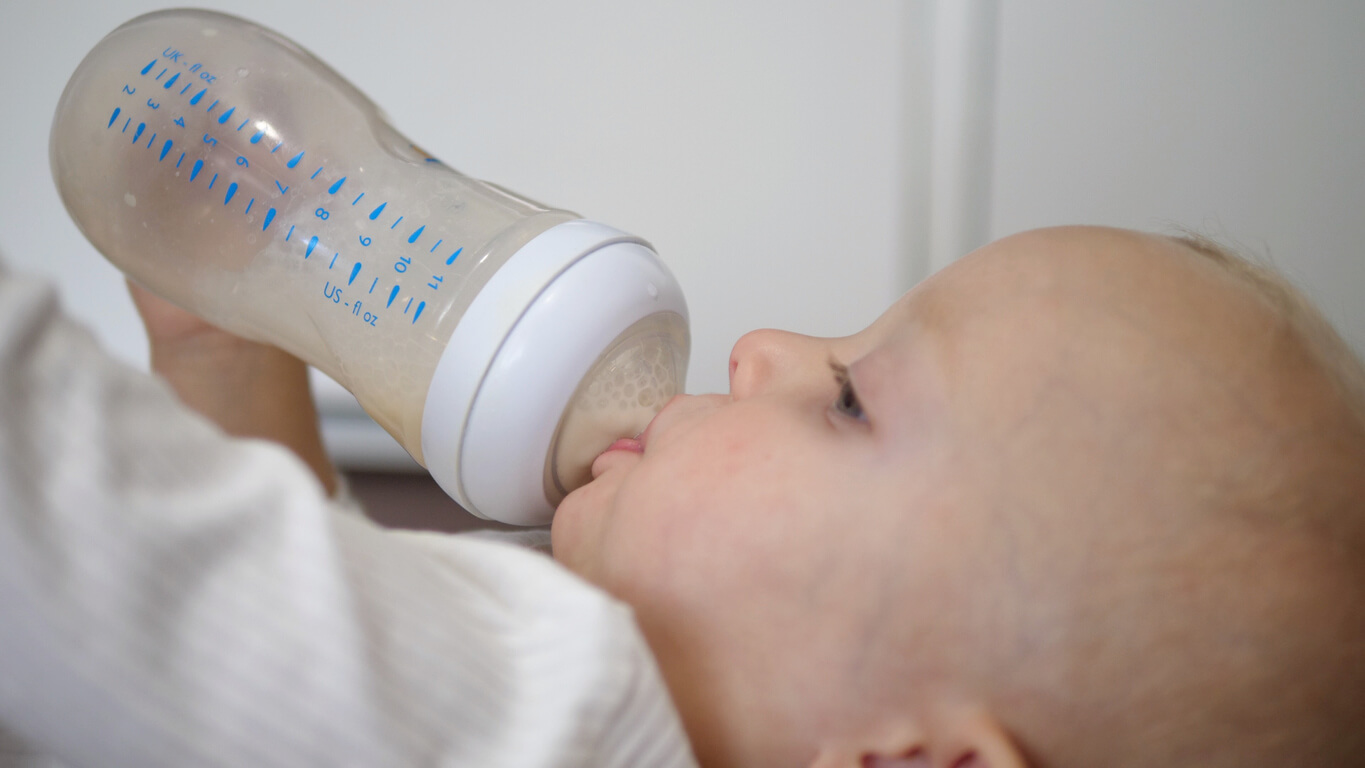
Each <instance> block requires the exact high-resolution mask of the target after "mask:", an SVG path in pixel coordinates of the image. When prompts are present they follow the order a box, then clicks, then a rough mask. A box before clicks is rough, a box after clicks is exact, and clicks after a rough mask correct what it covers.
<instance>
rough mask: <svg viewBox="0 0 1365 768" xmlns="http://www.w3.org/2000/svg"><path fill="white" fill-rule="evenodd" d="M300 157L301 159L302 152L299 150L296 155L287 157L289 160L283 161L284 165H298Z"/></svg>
mask: <svg viewBox="0 0 1365 768" xmlns="http://www.w3.org/2000/svg"><path fill="white" fill-rule="evenodd" d="M302 159H303V153H302V152H300V153H298V154H297V155H294V156H293V157H291V158H289V162H287V163H285V166H286V167H288V168H293V167H294V166H296V165H298V164H299V161H300V160H302Z"/></svg>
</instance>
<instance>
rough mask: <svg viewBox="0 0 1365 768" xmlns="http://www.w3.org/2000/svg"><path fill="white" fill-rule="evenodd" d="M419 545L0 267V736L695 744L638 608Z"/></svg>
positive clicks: (341, 759) (600, 761) (549, 574)
mask: <svg viewBox="0 0 1365 768" xmlns="http://www.w3.org/2000/svg"><path fill="white" fill-rule="evenodd" d="M427 544H428V545H427V546H419V545H418V543H416V542H415V541H413V540H412V539H411V538H410V537H404V536H397V535H394V534H391V533H389V532H386V531H384V530H382V529H380V528H378V527H376V526H374V525H373V524H371V523H370V522H369V521H367V520H365V519H363V518H361V517H359V516H357V515H352V514H344V513H341V512H340V511H339V510H338V508H336V507H335V506H333V503H332V502H331V501H329V500H328V499H327V498H326V497H325V496H324V494H323V491H322V488H321V486H320V485H319V484H318V483H317V482H316V480H315V479H314V478H313V477H312V475H311V473H310V472H309V471H308V470H307V468H306V467H305V466H304V465H303V464H302V463H301V462H299V461H298V460H297V459H296V458H294V457H293V455H292V454H290V453H288V452H287V451H285V450H284V449H283V448H280V447H277V446H274V445H271V444H268V443H265V442H261V441H247V440H233V439H228V438H226V437H224V436H223V435H222V434H221V433H220V432H218V431H217V430H216V429H215V428H214V427H213V426H212V425H211V424H209V423H207V422H206V421H204V420H202V419H200V418H198V417H197V416H195V415H194V414H192V413H190V412H188V411H187V410H185V409H184V408H182V407H181V406H180V405H179V404H178V403H177V402H176V401H175V399H174V397H173V396H172V395H171V393H170V392H169V390H168V389H167V388H166V387H165V386H164V385H162V384H161V383H159V382H157V381H156V380H154V379H152V378H151V377H149V376H147V375H145V374H141V373H139V372H136V371H133V370H131V369H127V368H125V367H123V366H121V365H119V364H117V363H115V362H114V361H112V360H110V359H109V358H107V357H106V356H105V355H103V354H102V353H101V352H100V351H99V349H98V348H97V347H96V346H95V344H94V343H93V341H92V339H91V338H90V337H89V335H88V334H87V333H85V332H84V331H83V330H82V329H80V328H78V327H77V326H75V325H74V324H73V323H72V322H70V321H69V320H68V319H66V318H65V317H63V316H62V314H61V312H60V310H59V308H58V304H57V301H56V298H55V295H54V293H53V292H52V290H51V289H49V288H47V287H45V286H42V285H41V284H39V283H36V282H34V281H28V280H24V279H20V278H16V277H13V276H10V275H6V274H5V273H4V271H3V269H2V268H0V732H5V731H8V732H10V733H11V734H12V735H13V736H14V737H17V738H20V739H22V740H23V743H24V744H26V745H27V746H29V747H31V748H36V749H39V750H41V751H42V752H43V753H45V754H49V755H51V756H52V757H55V758H56V759H58V760H59V761H61V763H63V764H66V765H69V766H160V765H165V766H199V765H223V766H241V765H252V766H276V765H278V766H308V765H319V766H323V765H325V766H329V767H330V766H348V765H354V766H389V765H395V766H396V765H470V766H516V768H527V767H528V766H541V765H545V766H551V765H553V766H654V765H659V766H671V765H691V764H692V762H693V761H692V757H691V755H690V752H689V750H688V748H687V745H686V741H685V739H684V737H683V734H682V729H681V726H680V725H679V722H678V717H677V714H676V712H675V711H674V709H673V707H672V704H671V703H670V702H669V700H668V697H667V694H666V692H665V690H664V688H663V685H662V683H661V680H660V675H659V673H658V670H657V668H656V666H655V664H654V661H653V659H652V658H651V657H650V655H649V653H648V651H647V650H646V647H645V645H644V643H643V641H642V639H641V637H640V635H639V632H638V630H637V629H636V627H635V625H634V622H633V620H632V617H631V615H630V613H629V610H628V609H627V608H626V607H624V606H622V605H620V604H618V603H616V602H614V601H612V600H610V599H609V598H607V597H606V596H605V595H603V594H602V593H600V592H598V591H597V590H595V589H593V588H591V587H589V586H587V585H586V584H584V583H582V582H580V581H578V580H577V579H574V578H573V577H571V576H570V575H569V574H568V573H567V572H565V571H563V570H562V569H561V568H560V567H559V566H558V565H557V564H556V563H554V562H553V561H551V560H550V559H548V558H546V557H544V556H543V555H540V554H537V553H534V552H526V551H521V550H518V549H516V548H514V547H511V546H507V545H503V544H497V543H493V542H488V541H479V540H474V539H468V540H465V539H448V540H444V541H440V542H436V543H435V544H434V546H435V549H433V543H432V542H427Z"/></svg>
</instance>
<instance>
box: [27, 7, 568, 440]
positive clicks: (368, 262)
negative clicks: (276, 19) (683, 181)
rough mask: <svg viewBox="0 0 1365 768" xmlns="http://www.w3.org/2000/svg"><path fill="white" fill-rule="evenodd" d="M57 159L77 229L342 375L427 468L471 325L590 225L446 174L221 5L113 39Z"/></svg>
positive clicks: (174, 290)
mask: <svg viewBox="0 0 1365 768" xmlns="http://www.w3.org/2000/svg"><path fill="white" fill-rule="evenodd" d="M51 156H52V157H51V159H52V167H53V174H54V177H55V178H56V180H57V186H58V190H59V191H60V193H61V195H62V199H63V201H64V202H65V204H66V206H67V208H68V209H69V210H70V211H71V213H72V215H73V218H74V219H75V220H76V222H77V223H78V224H79V225H80V226H81V228H82V230H83V231H84V233H85V234H86V236H87V237H88V238H89V239H90V240H91V242H92V243H94V244H95V246H96V247H97V248H99V250H100V251H101V252H102V253H104V254H105V256H106V257H108V258H109V259H110V260H111V261H112V262H114V263H115V264H116V265H117V266H119V267H120V268H121V269H122V270H123V271H124V272H125V273H127V274H128V275H129V276H131V277H132V278H133V279H135V280H137V281H138V282H140V283H142V284H144V285H146V286H147V287H149V288H151V289H152V290H153V291H155V292H156V293H158V294H160V295H162V296H165V297H167V298H169V299H171V300H172V301H174V302H176V303H178V304H180V305H181V306H184V307H186V308H189V309H191V310H192V311H194V312H195V313H197V314H199V315H200V316H202V317H204V318H206V319H208V320H209V321H210V322H213V323H215V324H216V325H219V326H220V327H223V328H226V329H228V330H231V331H233V332H234V333H238V334H240V335H242V336H245V337H248V338H253V339H256V340H260V341H265V342H269V343H272V344H276V345H278V346H280V347H282V348H284V349H286V350H288V351H290V352H292V353H293V354H295V355H298V356H299V357H301V358H302V359H304V360H306V361H307V362H309V363H311V364H313V365H315V366H317V367H318V368H320V369H321V370H323V371H325V372H326V373H328V374H329V375H331V376H332V377H333V378H335V379H337V380H338V381H339V382H340V383H341V384H342V385H343V386H345V387H347V388H348V389H349V390H350V391H351V392H352V393H353V394H355V395H356V397H357V399H358V400H359V401H360V402H361V404H362V405H363V406H364V407H365V409H366V410H367V411H368V412H369V413H370V414H371V415H372V416H374V417H375V419H376V420H377V421H378V422H379V423H380V424H382V425H383V426H384V427H385V428H386V429H387V430H388V431H389V432H390V433H392V434H393V435H394V437H395V438H397V439H398V440H399V442H400V443H401V444H402V445H403V446H404V447H405V448H406V449H407V450H408V451H409V452H410V453H412V455H413V456H414V457H415V458H417V459H418V460H419V461H422V452H421V422H422V409H423V403H424V400H425V397H426V393H427V387H428V385H429V383H430V380H431V375H432V370H433V369H434V367H435V365H436V362H437V360H438V358H439V357H440V355H441V353H442V350H443V349H444V347H445V345H446V342H447V340H448V339H449V338H450V335H451V332H452V330H453V329H454V327H455V325H456V323H458V321H459V319H460V317H461V315H462V314H463V313H464V311H465V309H466V308H467V307H468V306H469V304H470V302H471V301H472V300H473V298H474V296H475V295H476V294H477V293H478V291H479V289H480V288H481V287H482V286H483V285H484V283H486V282H487V280H488V278H489V276H491V275H492V273H493V272H495V271H496V270H497V269H498V268H499V267H500V266H501V265H502V264H503V262H505V261H506V260H507V259H508V257H510V256H511V255H512V254H513V253H515V252H516V251H517V250H518V249H519V248H520V247H521V246H522V245H524V244H525V243H527V242H528V241H530V240H532V239H533V238H534V237H535V236H536V235H538V234H540V233H541V232H543V231H545V230H547V229H549V228H551V227H553V226H555V225H557V224H560V223H562V222H565V221H569V220H571V219H574V218H576V217H575V216H574V215H573V214H571V213H568V212H565V211H558V210H553V209H549V208H547V207H545V206H541V205H538V204H536V203H534V202H531V201H529V200H525V199H523V198H520V197H517V196H515V195H513V194H511V193H508V192H506V191H504V190H501V189H499V188H497V187H495V186H493V185H490V184H486V183H483V182H480V181H477V180H474V179H470V178H468V177H466V176H463V175H461V174H459V173H457V172H456V171H454V170H452V169H450V168H448V167H446V166H444V165H443V164H441V163H439V162H438V161H436V160H434V159H433V158H430V157H429V156H427V155H426V153H424V152H423V151H421V150H420V149H418V148H417V147H416V146H414V145H413V144H411V143H410V142H408V141H407V140H406V139H405V138H403V137H402V136H401V135H400V134H399V133H398V132H397V131H396V130H394V129H393V128H392V127H391V126H390V125H389V124H388V123H387V122H386V121H385V120H384V119H383V117H382V116H381V115H380V113H379V111H378V110H377V108H376V107H375V106H374V105H373V104H372V103H371V102H370V101H369V100H368V99H367V98H366V97H365V96H364V95H363V94H361V93H360V92H359V91H357V90H356V89H355V88H354V87H353V86H351V85H350V84H349V83H347V82H346V81H345V80H344V79H342V78H341V77H340V76H339V75H337V74H336V73H335V72H334V71H332V70H331V69H330V68H328V67H327V66H326V65H325V64H323V63H322V62H320V61H319V60H317V59H316V58H314V57H313V56H312V55H310V54H309V53H307V52H306V51H304V50H302V49H300V48H299V47H298V46H296V45H294V44H293V43H291V42H290V41H288V40H286V39H284V38H282V37H280V36H278V35H275V34H274V33H272V32H270V31H268V30H265V29H262V28H260V27H257V26H256V25H253V24H251V23H249V22H246V21H243V20H240V19H235V18H233V17H229V16H224V15H222V14H217V13H211V12H205V11H194V10H176V11H162V12H157V13H153V14H149V15H147V16H142V17H139V18H137V19H134V20H133V21H130V22H129V23H127V24H125V25H123V26H122V27H119V28H118V29H117V30H115V31H114V32H112V33H110V35H109V36H107V37H106V38H105V39H104V40H103V41H101V42H100V44H99V45H98V46H96V48H95V49H94V50H93V51H91V53H90V54H89V55H88V56H87V57H86V59H85V60H84V61H83V62H82V63H81V65H80V67H79V68H78V70H77V71H76V73H75V74H74V75H73V76H72V78H71V81H70V83H69V84H68V85H67V88H66V90H65V92H64V93H63V94H62V98H61V101H60V103H59V106H58V110H57V115H56V119H55V121H54V124H53V129H52V141H51Z"/></svg>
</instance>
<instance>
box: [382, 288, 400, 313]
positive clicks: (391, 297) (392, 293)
mask: <svg viewBox="0 0 1365 768" xmlns="http://www.w3.org/2000/svg"><path fill="white" fill-rule="evenodd" d="M396 298H398V286H396V285H395V286H394V287H393V290H392V291H389V301H388V303H387V304H385V305H384V309H388V308H389V307H392V306H393V300H394V299H396Z"/></svg>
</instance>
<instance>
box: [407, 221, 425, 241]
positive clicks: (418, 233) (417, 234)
mask: <svg viewBox="0 0 1365 768" xmlns="http://www.w3.org/2000/svg"><path fill="white" fill-rule="evenodd" d="M426 228H427V225H425V224H423V225H422V226H420V227H418V228H417V231H416V232H413V233H412V235H411V236H410V237H408V245H412V244H413V243H415V242H417V238H419V237H421V236H422V230H424V229H426Z"/></svg>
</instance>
